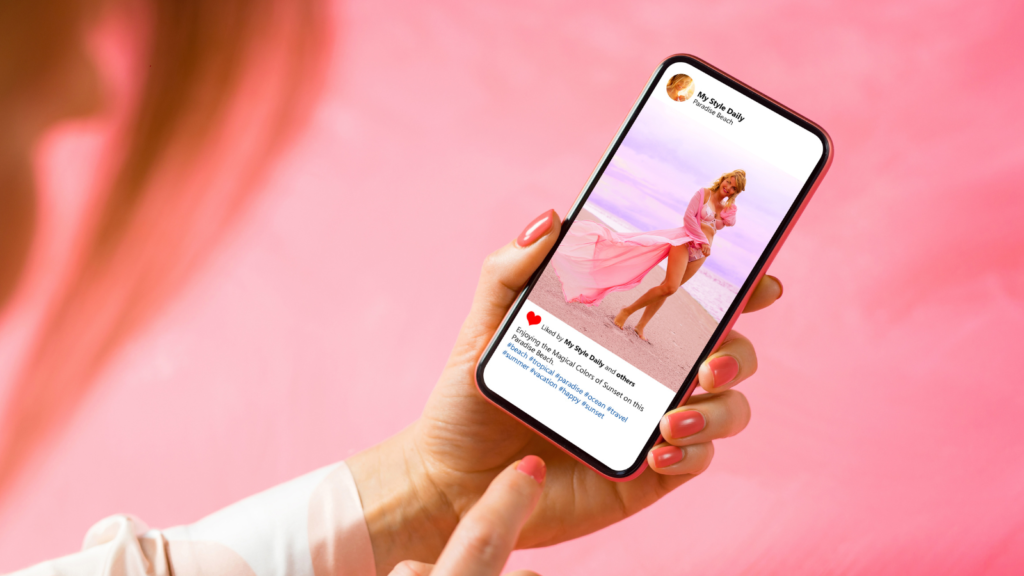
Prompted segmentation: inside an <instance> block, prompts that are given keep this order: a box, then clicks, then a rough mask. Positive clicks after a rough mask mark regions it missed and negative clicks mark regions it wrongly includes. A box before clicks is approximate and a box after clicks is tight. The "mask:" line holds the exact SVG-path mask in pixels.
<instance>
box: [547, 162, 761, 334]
mask: <svg viewBox="0 0 1024 576" xmlns="http://www.w3.org/2000/svg"><path fill="white" fill-rule="evenodd" d="M746 185H747V174H746V172H744V171H743V170H733V171H732V172H728V173H726V174H722V176H720V177H719V178H718V179H717V180H715V182H714V183H712V184H711V186H709V187H707V188H701V189H700V190H697V192H696V194H694V195H693V197H692V198H691V199H690V202H689V204H688V206H687V209H686V212H685V214H684V215H683V222H682V226H680V227H678V228H671V229H667V230H653V231H650V232H636V233H623V234H619V233H616V232H615V231H614V230H611V229H609V228H608V227H607V226H604V225H602V224H600V223H598V222H593V221H586V220H584V221H581V222H579V223H577V224H576V225H574V226H573V227H572V228H571V229H570V230H569V232H568V234H566V236H565V238H564V239H563V240H562V244H561V245H560V246H559V248H558V251H557V252H556V253H555V255H554V257H552V259H551V266H552V267H553V268H554V269H555V272H556V273H557V274H558V277H559V280H561V283H562V294H563V296H564V298H565V301H566V302H578V303H581V304H585V305H591V306H592V305H596V304H600V303H601V301H602V300H603V299H604V297H605V296H607V295H608V293H609V292H613V291H624V290H630V289H633V288H635V287H636V286H638V285H639V284H640V282H641V281H642V280H643V279H644V277H646V276H647V274H648V273H649V272H650V271H651V270H652V269H654V267H655V266H657V265H658V263H660V262H661V261H662V260H666V261H667V266H666V273H665V278H664V280H662V281H661V283H660V284H658V285H657V286H655V287H653V288H651V289H649V290H647V291H646V292H644V294H643V295H642V296H640V297H639V298H637V299H636V300H635V301H634V302H633V303H632V304H630V305H628V306H624V307H623V308H622V309H621V310H619V313H618V314H617V315H616V316H615V319H614V321H613V322H614V323H615V325H616V326H617V327H619V328H620V329H623V328H624V327H625V323H626V320H627V319H628V318H629V317H630V316H631V315H633V314H634V313H636V312H637V311H639V310H641V309H643V310H644V313H643V316H642V317H641V318H640V321H639V322H637V323H636V325H635V326H634V327H633V331H634V333H635V334H636V335H637V336H638V337H639V338H640V339H641V340H643V341H645V342H648V339H647V338H646V337H645V336H644V328H645V327H646V326H647V323H648V322H650V321H651V319H652V318H653V317H654V315H655V314H656V313H657V312H658V310H659V309H660V308H661V306H662V304H664V303H665V300H666V299H667V298H669V297H670V296H672V295H673V294H675V293H676V291H677V290H678V289H679V288H680V287H681V286H682V285H683V284H684V283H686V281H687V280H689V279H690V278H692V277H693V275H694V274H696V273H697V270H699V269H700V267H701V266H703V265H704V262H705V259H706V258H708V257H709V256H710V255H711V244H712V242H713V240H714V237H715V233H716V232H717V231H718V230H721V229H722V228H724V227H726V226H734V225H735V224H736V212H737V208H736V197H737V196H738V195H739V194H740V192H742V191H743V190H744V188H746Z"/></svg>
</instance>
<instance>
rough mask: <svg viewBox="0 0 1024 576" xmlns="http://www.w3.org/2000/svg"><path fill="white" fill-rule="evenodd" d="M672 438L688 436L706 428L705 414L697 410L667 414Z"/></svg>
mask: <svg viewBox="0 0 1024 576" xmlns="http://www.w3.org/2000/svg"><path fill="white" fill-rule="evenodd" d="M665 418H666V420H668V429H669V431H670V432H671V433H672V438H686V437H687V436H693V435H694V434H696V433H697V432H700V431H701V430H703V429H704V425H705V422H704V415H703V414H701V413H700V412H697V411H696V410H687V411H685V412H673V413H672V414H666V415H665Z"/></svg>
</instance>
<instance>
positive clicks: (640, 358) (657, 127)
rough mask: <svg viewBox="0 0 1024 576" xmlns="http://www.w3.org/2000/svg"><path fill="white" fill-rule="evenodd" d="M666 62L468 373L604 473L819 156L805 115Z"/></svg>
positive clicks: (737, 285) (684, 373)
mask: <svg viewBox="0 0 1024 576" xmlns="http://www.w3.org/2000/svg"><path fill="white" fill-rule="evenodd" d="M673 60H678V59H670V60H669V61H667V62H666V63H665V64H663V65H662V67H661V68H660V72H659V73H658V74H657V75H656V76H655V77H654V79H653V80H652V82H651V84H650V85H649V87H648V89H647V91H646V93H645V94H644V95H643V96H642V97H641V99H640V101H639V102H638V103H637V107H636V108H635V109H634V111H633V114H631V116H630V118H629V120H627V122H626V124H625V125H624V126H623V128H622V130H621V132H620V134H619V136H618V137H617V138H616V140H615V142H613V144H612V146H611V147H610V148H609V151H608V153H607V154H606V157H605V158H604V160H603V161H602V162H601V164H600V165H599V166H598V169H597V170H596V171H595V174H594V176H593V177H592V178H591V180H590V182H589V183H588V185H587V188H586V189H585V191H584V194H583V195H581V197H580V200H579V201H578V202H577V204H576V205H575V206H574V207H573V210H572V212H570V218H569V220H568V221H567V226H563V228H564V229H563V233H562V238H561V240H560V242H559V243H558V245H557V246H556V249H555V251H554V253H553V254H552V255H551V256H550V257H549V260H548V262H547V263H546V265H545V266H544V268H543V269H542V271H541V273H540V274H539V276H537V277H536V278H535V279H534V281H533V282H532V283H531V285H530V286H529V287H528V288H527V291H526V292H525V299H521V300H520V301H519V305H518V308H517V309H515V311H514V314H512V315H511V316H510V317H509V319H508V320H507V321H506V324H505V326H504V330H503V332H502V333H501V334H500V335H499V337H498V338H496V339H495V341H494V342H493V343H492V346H491V347H490V348H489V349H488V351H487V352H486V354H485V357H484V359H483V362H481V366H482V368H481V370H480V372H478V380H479V381H480V383H481V389H482V390H483V391H484V393H485V394H487V395H488V396H489V397H491V398H492V399H493V400H495V401H497V402H499V404H501V405H503V406H505V407H506V409H509V410H510V411H511V412H513V413H514V414H515V415H517V416H518V417H520V418H521V419H523V420H524V421H527V422H528V423H530V424H531V425H533V426H534V427H536V428H538V429H539V430H542V431H543V432H544V433H546V434H547V435H549V436H551V437H552V438H554V439H555V440H556V441H558V442H559V443H560V444H562V445H563V446H564V447H566V448H567V449H569V450H570V451H572V452H573V453H575V454H577V455H578V456H581V457H583V458H584V459H585V460H586V461H588V463H590V464H591V465H593V466H595V467H597V468H599V469H602V470H605V471H606V473H612V474H614V473H618V472H622V471H626V470H632V469H636V468H637V467H639V466H640V464H641V463H642V462H643V458H644V456H645V453H646V450H647V449H648V447H649V446H650V445H652V444H653V442H654V440H655V439H656V438H657V435H658V432H657V426H658V422H659V420H660V419H661V417H662V415H664V413H665V412H666V411H667V410H669V409H670V408H672V407H673V406H674V405H675V404H676V403H678V402H679V401H680V400H681V398H682V396H683V394H684V392H685V390H684V388H685V386H687V385H688V384H689V383H690V382H692V381H693V380H694V378H695V376H696V371H697V368H698V367H699V363H700V362H701V361H703V359H704V358H705V357H706V356H707V354H709V353H710V352H711V347H712V345H713V343H714V342H715V341H716V340H717V338H718V336H719V334H720V332H721V329H723V328H724V322H727V321H728V319H729V318H730V317H731V314H733V313H735V310H734V309H735V308H736V307H738V304H739V301H740V299H741V298H742V296H743V295H744V294H745V293H746V291H747V290H748V289H750V287H751V285H752V283H753V281H754V279H755V277H756V274H757V272H758V270H759V267H760V266H761V265H763V262H764V259H765V258H766V255H767V254H768V253H770V252H771V250H772V249H773V248H774V246H775V244H776V243H777V242H778V241H779V238H780V236H781V234H782V232H783V231H784V230H785V228H786V226H787V225H788V223H789V221H790V220H791V219H792V218H793V215H794V214H795V212H796V208H797V207H798V206H799V204H800V202H801V201H802V200H803V197H804V195H805V194H806V192H807V190H808V189H809V188H810V185H811V183H812V182H813V181H814V179H815V178H816V176H817V174H818V173H819V172H820V171H821V169H822V167H823V166H824V163H825V161H826V159H827V156H828V150H827V140H825V138H824V137H823V136H822V135H821V134H820V133H818V132H816V131H815V130H814V129H813V127H812V126H811V125H809V124H808V123H806V122H802V121H800V120H799V118H798V117H796V116H795V115H792V114H790V113H788V112H786V111H784V110H782V109H781V108H779V107H778V106H775V105H773V104H772V103H770V102H769V101H768V100H766V99H764V98H763V97H761V96H759V95H756V94H755V93H753V92H750V91H748V90H746V89H744V88H743V87H741V86H739V85H738V84H735V83H734V82H732V81H730V80H728V79H727V78H725V77H723V76H720V75H718V74H716V73H714V71H713V70H711V69H708V68H707V67H705V66H702V65H701V64H700V63H699V62H692V61H673ZM682 60H687V59H686V58H682Z"/></svg>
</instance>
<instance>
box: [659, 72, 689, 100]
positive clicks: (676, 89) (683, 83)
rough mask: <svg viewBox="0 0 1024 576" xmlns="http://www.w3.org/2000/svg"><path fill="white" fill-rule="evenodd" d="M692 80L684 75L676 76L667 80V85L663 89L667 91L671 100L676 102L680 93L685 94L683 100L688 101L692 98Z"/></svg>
mask: <svg viewBox="0 0 1024 576" xmlns="http://www.w3.org/2000/svg"><path fill="white" fill-rule="evenodd" d="M693 88H694V86H693V78H690V77H689V76H687V75H686V74H676V75H675V76H673V77H672V78H670V79H669V81H668V85H667V86H665V89H666V90H667V91H668V95H669V97H670V98H672V99H673V100H678V99H679V95H680V93H683V92H685V96H684V97H683V100H687V99H689V98H690V97H691V96H693Z"/></svg>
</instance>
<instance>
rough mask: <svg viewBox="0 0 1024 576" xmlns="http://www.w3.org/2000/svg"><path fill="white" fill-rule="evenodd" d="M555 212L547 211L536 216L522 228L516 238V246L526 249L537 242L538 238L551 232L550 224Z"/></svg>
mask: <svg viewBox="0 0 1024 576" xmlns="http://www.w3.org/2000/svg"><path fill="white" fill-rule="evenodd" d="M554 215H555V212H554V211H553V210H548V211H547V212H545V213H543V214H541V215H540V216H537V217H536V218H534V219H533V222H530V223H529V224H527V225H526V228H523V232H522V233H521V234H520V235H519V237H518V238H516V244H518V245H519V246H520V247H521V248H526V247H527V246H529V245H530V244H533V243H534V242H536V241H537V239H538V238H540V237H541V236H543V235H545V234H547V233H548V230H551V223H552V222H554Z"/></svg>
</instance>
